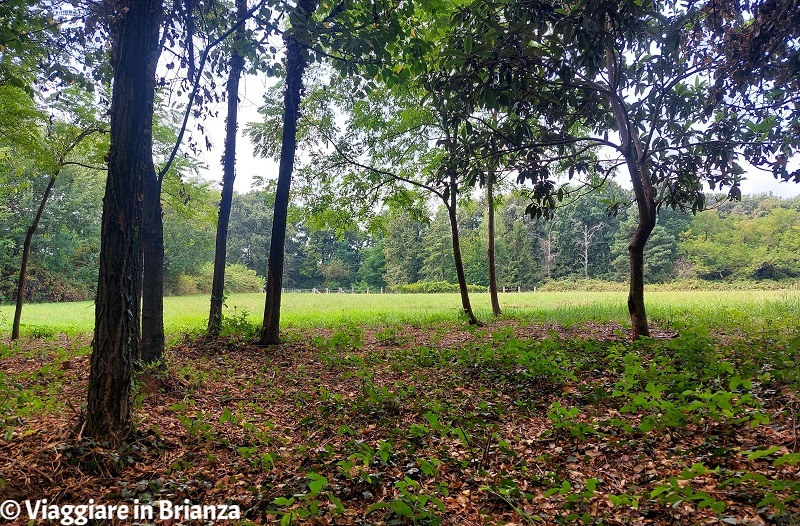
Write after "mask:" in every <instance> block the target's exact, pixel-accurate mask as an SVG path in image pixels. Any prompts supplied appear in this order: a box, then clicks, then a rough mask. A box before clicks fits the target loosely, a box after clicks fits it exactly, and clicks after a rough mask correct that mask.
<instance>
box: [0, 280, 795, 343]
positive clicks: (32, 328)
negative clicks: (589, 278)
mask: <svg viewBox="0 0 800 526" xmlns="http://www.w3.org/2000/svg"><path fill="white" fill-rule="evenodd" d="M626 297H627V296H626V294H625V293H622V292H572V293H570V292H535V293H508V294H501V295H500V304H501V306H502V307H503V309H504V311H505V315H506V317H508V318H512V319H518V320H521V321H526V322H536V323H560V324H565V325H569V324H574V323H578V322H581V321H595V322H598V323H606V322H612V321H613V322H618V323H623V324H625V323H627V321H628V314H627V308H626V304H625V301H626ZM471 299H472V301H473V304H474V307H475V310H476V313H477V314H478V317H479V318H482V319H488V318H489V317H490V313H491V308H490V305H489V297H488V295H487V294H473V295H472V296H471ZM645 299H646V301H647V305H648V309H649V310H648V314H649V316H650V318H651V320H652V321H654V322H656V323H661V322H665V321H667V320H669V321H671V322H675V321H678V322H689V323H691V322H692V321H696V320H702V321H703V322H704V323H706V324H708V325H710V326H736V325H737V324H739V325H741V324H744V325H746V326H749V327H754V326H755V327H762V328H768V327H770V326H772V325H775V326H776V328H778V327H784V328H786V329H789V328H792V327H793V326H795V325H796V324H797V323H796V320H798V319H800V291H797V290H793V291H789V290H786V291H687V292H648V293H647V294H646V298H645ZM226 304H227V306H228V308H227V309H226V312H227V313H228V314H229V315H230V316H231V317H234V318H238V319H241V318H242V316H245V317H246V319H247V320H248V321H249V322H250V323H258V322H259V320H260V317H261V313H262V312H263V310H264V295H263V294H233V295H231V296H230V297H229V298H228V300H227V302H226ZM460 305H461V304H460V299H459V296H458V295H457V294H299V293H291V294H285V295H284V296H283V306H282V319H281V321H282V325H283V326H284V327H288V328H312V327H328V328H331V327H338V326H342V325H347V324H359V325H366V326H375V325H380V324H382V323H409V324H417V325H418V324H427V323H435V322H445V321H454V320H457V319H458V314H459V309H460ZM208 309H209V298H208V296H181V297H168V298H165V300H164V324H165V328H166V331H167V333H168V334H173V335H175V334H179V333H184V332H188V333H195V332H198V331H200V330H202V329H203V328H204V327H205V324H206V323H207V320H208ZM13 313H14V311H13V306H10V305H5V306H0V331H2V332H6V333H7V332H10V330H11V321H12V319H13ZM22 325H23V327H22V334H23V335H24V334H26V333H27V334H34V335H47V334H56V333H61V332H64V333H67V334H69V335H76V334H81V333H88V332H91V330H92V327H93V325H94V304H93V303H92V302H78V303H46V304H32V305H26V306H25V307H24V310H23V313H22Z"/></svg>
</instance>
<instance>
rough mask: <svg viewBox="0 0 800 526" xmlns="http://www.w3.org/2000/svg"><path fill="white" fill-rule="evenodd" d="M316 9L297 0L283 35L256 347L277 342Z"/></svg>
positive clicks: (308, 0) (313, 1)
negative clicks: (274, 174)
mask: <svg viewBox="0 0 800 526" xmlns="http://www.w3.org/2000/svg"><path fill="white" fill-rule="evenodd" d="M316 9H317V0H300V1H299V2H298V3H297V6H296V7H295V9H294V13H293V15H292V17H290V18H291V19H292V20H295V21H298V22H299V23H298V24H297V25H296V26H293V27H292V28H291V30H290V31H288V32H287V33H286V34H285V36H284V41H285V42H286V59H285V64H286V91H285V92H284V99H283V100H284V109H283V136H282V138H281V139H282V143H281V158H280V163H279V166H278V186H277V189H276V191H275V209H274V215H273V221H272V238H271V239H270V247H269V260H268V270H267V286H266V289H267V297H266V301H265V305H264V322H263V324H262V327H261V334H260V336H259V344H260V345H277V344H278V343H280V333H279V326H280V316H281V288H282V286H283V262H284V248H285V243H286V215H287V213H288V210H289V189H290V186H291V183H292V171H293V169H294V158H295V153H296V150H297V119H298V117H299V116H300V96H301V93H302V90H303V73H305V70H306V65H307V64H306V59H305V56H304V54H303V45H302V42H303V41H305V40H307V38H308V33H309V31H308V28H307V26H306V21H307V20H308V19H310V18H311V16H312V15H313V14H314V11H315V10H316Z"/></svg>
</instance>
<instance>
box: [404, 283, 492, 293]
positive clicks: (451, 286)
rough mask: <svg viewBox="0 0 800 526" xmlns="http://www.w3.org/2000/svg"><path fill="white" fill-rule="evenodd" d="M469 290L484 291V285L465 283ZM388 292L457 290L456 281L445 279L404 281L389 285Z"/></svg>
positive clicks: (443, 291)
mask: <svg viewBox="0 0 800 526" xmlns="http://www.w3.org/2000/svg"><path fill="white" fill-rule="evenodd" d="M467 290H468V291H469V292H486V288H485V287H481V286H480V285H467ZM389 291H390V292H397V293H400V294H438V293H446V292H458V284H457V283H447V282H446V281H418V282H416V283H404V284H402V285H393V286H391V287H389Z"/></svg>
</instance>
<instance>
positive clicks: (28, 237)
mask: <svg viewBox="0 0 800 526" xmlns="http://www.w3.org/2000/svg"><path fill="white" fill-rule="evenodd" d="M59 172H60V169H59V170H56V172H55V173H54V174H53V175H52V176H50V180H49V181H48V182H47V188H45V190H44V194H43V195H42V200H41V201H40V202H39V208H38V209H37V210H36V217H34V218H33V223H31V226H30V227H28V231H27V232H26V233H25V243H24V244H23V246H22V262H21V263H20V265H19V281H17V306H16V308H15V309H14V324H13V326H12V327H11V339H12V340H16V339H18V338H19V323H20V320H21V318H22V304H23V303H24V302H25V282H26V280H27V279H28V276H27V272H28V258H29V257H30V255H31V242H32V241H33V235H34V234H36V229H37V228H39V221H40V220H41V219H42V213H43V212H44V207H45V205H47V200H48V199H49V198H50V192H52V191H53V186H55V184H56V179H57V178H58V174H59Z"/></svg>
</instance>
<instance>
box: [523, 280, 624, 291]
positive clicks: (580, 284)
mask: <svg viewBox="0 0 800 526" xmlns="http://www.w3.org/2000/svg"><path fill="white" fill-rule="evenodd" d="M538 290H540V291H542V292H574V291H580V292H623V291H627V290H628V284H627V283H625V282H620V281H603V280H600V279H554V280H550V281H546V282H544V283H543V284H542V286H541V287H539V289H538Z"/></svg>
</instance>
